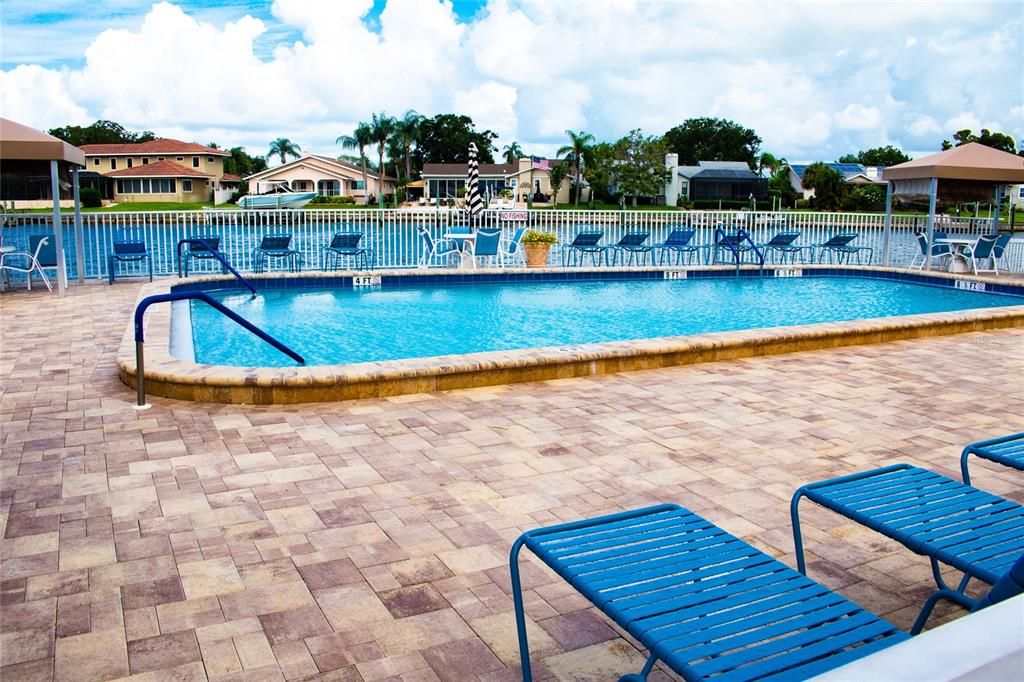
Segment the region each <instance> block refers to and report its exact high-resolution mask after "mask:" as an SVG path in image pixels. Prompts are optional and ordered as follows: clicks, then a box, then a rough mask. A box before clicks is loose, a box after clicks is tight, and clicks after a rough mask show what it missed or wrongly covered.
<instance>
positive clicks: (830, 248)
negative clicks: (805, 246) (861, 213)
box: [814, 232, 874, 265]
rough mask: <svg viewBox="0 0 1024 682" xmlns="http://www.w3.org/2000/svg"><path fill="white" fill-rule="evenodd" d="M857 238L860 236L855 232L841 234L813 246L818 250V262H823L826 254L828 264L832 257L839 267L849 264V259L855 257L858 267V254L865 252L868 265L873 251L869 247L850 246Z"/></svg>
mask: <svg viewBox="0 0 1024 682" xmlns="http://www.w3.org/2000/svg"><path fill="white" fill-rule="evenodd" d="M858 237H860V234H858V233H857V232H843V233H840V234H837V235H833V236H832V237H829V239H828V240H827V241H824V242H821V243H820V244H815V245H814V246H815V247H817V248H818V262H819V263H823V262H825V254H826V253H827V254H828V262H829V263H831V262H833V256H834V257H835V262H837V263H839V264H840V265H842V264H843V263H844V262H845V263H847V264H849V262H850V258H851V257H853V256H856V257H857V265H860V254H861V252H864V251H867V254H868V263H870V262H871V257H872V255H873V254H874V249H872V248H871V247H870V246H854V245H853V244H851V242H853V241H854V240H855V239H857V238H858Z"/></svg>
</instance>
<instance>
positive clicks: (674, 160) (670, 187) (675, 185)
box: [665, 154, 679, 206]
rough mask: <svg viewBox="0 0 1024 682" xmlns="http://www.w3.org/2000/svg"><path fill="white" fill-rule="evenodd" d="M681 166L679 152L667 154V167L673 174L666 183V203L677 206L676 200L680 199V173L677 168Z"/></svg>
mask: <svg viewBox="0 0 1024 682" xmlns="http://www.w3.org/2000/svg"><path fill="white" fill-rule="evenodd" d="M678 167H679V155H678V154H666V155H665V168H667V169H668V170H669V171H670V172H671V173H672V175H670V176H669V178H668V182H666V183H665V205H666V206H675V205H676V201H677V200H678V199H679V173H678V172H677V171H676V169H677V168H678Z"/></svg>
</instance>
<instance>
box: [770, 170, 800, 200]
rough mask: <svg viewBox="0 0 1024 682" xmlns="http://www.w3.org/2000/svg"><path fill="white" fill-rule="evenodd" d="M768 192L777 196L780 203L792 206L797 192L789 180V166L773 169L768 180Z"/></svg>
mask: <svg viewBox="0 0 1024 682" xmlns="http://www.w3.org/2000/svg"><path fill="white" fill-rule="evenodd" d="M768 194H770V195H774V196H777V197H779V201H780V202H781V204H780V205H788V206H793V205H794V203H795V202H796V198H797V194H796V190H795V189H793V183H792V182H790V181H789V168H788V167H783V168H780V169H779V170H777V171H775V173H774V174H773V175H772V178H771V180H769V181H768Z"/></svg>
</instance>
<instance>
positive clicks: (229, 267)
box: [178, 237, 256, 298]
mask: <svg viewBox="0 0 1024 682" xmlns="http://www.w3.org/2000/svg"><path fill="white" fill-rule="evenodd" d="M185 244H188V245H189V246H191V245H192V244H200V245H202V246H203V247H205V248H206V250H207V251H209V252H210V253H211V254H212V255H213V257H214V258H216V259H217V260H218V261H220V264H221V265H222V266H223V267H224V269H225V270H227V271H228V272H230V273H231V274H232V275H234V276H235V279H237V280H238V281H239V282H241V283H242V284H243V285H245V287H246V288H247V289H249V291H250V292H252V297H253V298H256V287H254V286H253V285H252V282H250V281H249V280H248V279H246V278H245V277H243V276H242V274H241V273H240V272H238V270H235V268H234V267H232V265H231V263H229V262H228V259H227V258H225V257H224V256H222V255H221V253H220V250H219V249H215V248H213V245H212V244H210V242H208V241H206V240H205V239H203V238H202V237H189V238H188V239H181V240H179V241H178V277H181V247H182V246H183V245H185Z"/></svg>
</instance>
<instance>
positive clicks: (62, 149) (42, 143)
mask: <svg viewBox="0 0 1024 682" xmlns="http://www.w3.org/2000/svg"><path fill="white" fill-rule="evenodd" d="M0 159H3V160H5V161H8V160H10V161H13V160H18V161H54V160H56V161H67V162H68V163H73V164H76V165H79V166H84V165H85V152H83V151H82V150H81V149H79V148H78V147H75V146H72V145H70V144H68V143H67V142H65V141H64V140H61V139H58V138H56V137H54V136H53V135H47V134H46V133H44V132H41V131H39V130H36V129H35V128H29V127H28V126H27V125H22V124H21V123H16V122H15V121H12V120H10V119H9V118H0Z"/></svg>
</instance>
